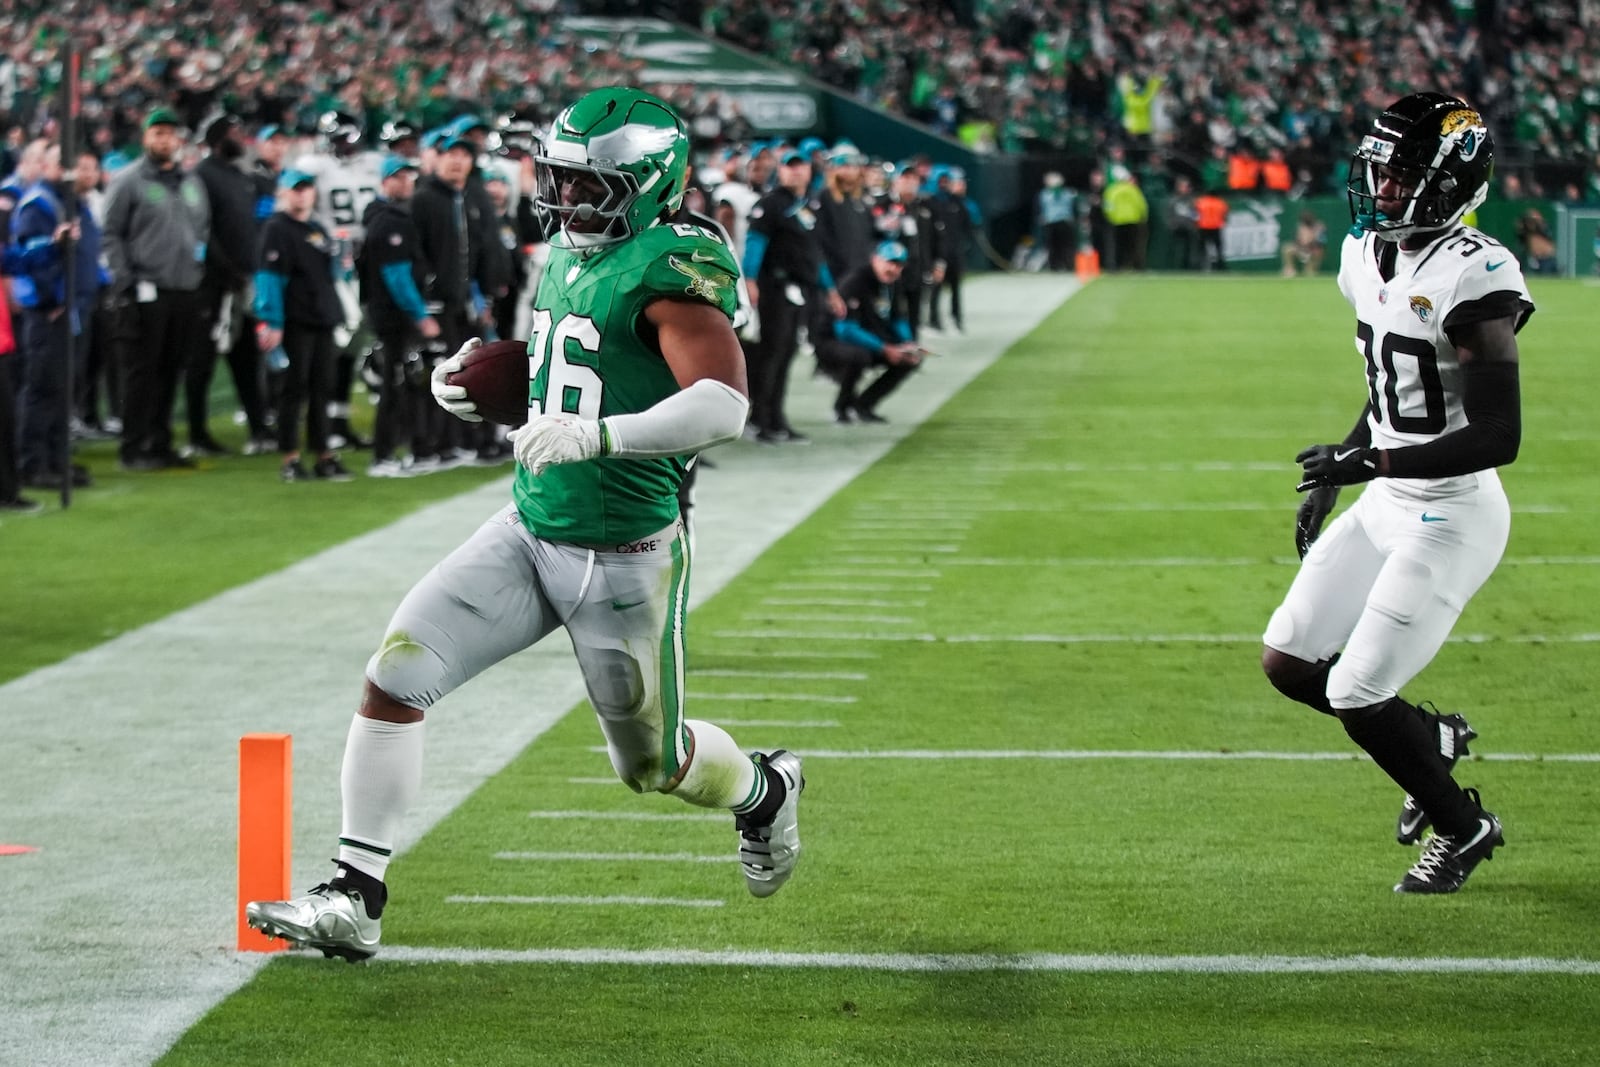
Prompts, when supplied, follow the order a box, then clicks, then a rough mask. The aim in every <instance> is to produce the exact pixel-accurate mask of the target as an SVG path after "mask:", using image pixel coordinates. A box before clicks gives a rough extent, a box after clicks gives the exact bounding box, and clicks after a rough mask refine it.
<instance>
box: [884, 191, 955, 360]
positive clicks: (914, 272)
mask: <svg viewBox="0 0 1600 1067" xmlns="http://www.w3.org/2000/svg"><path fill="white" fill-rule="evenodd" d="M921 186H922V177H921V175H919V174H918V173H917V171H916V169H915V168H914V167H912V166H911V165H910V164H905V163H902V164H901V165H900V167H899V168H898V169H897V170H896V171H895V173H894V178H893V180H891V181H890V183H889V190H888V192H886V193H885V194H884V195H883V196H882V197H880V198H879V200H878V202H877V204H875V205H874V206H873V209H872V215H873V222H874V224H875V226H876V228H877V231H878V239H879V240H880V241H898V242H900V243H901V244H903V245H905V246H906V265H905V269H904V270H902V271H901V272H900V291H901V292H902V293H903V294H904V295H905V301H906V318H907V320H908V321H909V322H910V323H911V337H912V339H913V340H915V339H916V338H917V329H918V326H919V324H920V323H921V322H922V303H923V295H924V293H925V292H926V291H927V290H928V288H929V287H930V286H932V285H933V284H934V283H935V281H942V280H943V277H944V276H943V274H942V273H939V274H936V271H935V267H936V265H938V264H941V263H943V261H944V254H945V253H944V225H943V223H941V222H940V221H939V220H938V219H936V218H935V217H934V212H933V207H932V205H931V204H930V203H929V202H928V198H927V197H925V196H922V195H921Z"/></svg>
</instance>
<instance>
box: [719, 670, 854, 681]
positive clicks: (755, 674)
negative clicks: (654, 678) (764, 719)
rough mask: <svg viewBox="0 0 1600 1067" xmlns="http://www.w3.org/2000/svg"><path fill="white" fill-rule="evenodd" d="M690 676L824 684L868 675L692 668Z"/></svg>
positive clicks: (833, 672) (842, 672) (851, 672)
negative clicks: (792, 680) (786, 680)
mask: <svg viewBox="0 0 1600 1067" xmlns="http://www.w3.org/2000/svg"><path fill="white" fill-rule="evenodd" d="M689 674H690V675H692V676H693V677H695V678H785V679H800V680H804V681H822V682H864V681H866V680H867V676H866V674H864V673H862V672H860V671H728V670H717V669H711V668H705V667H692V668H690V670H689Z"/></svg>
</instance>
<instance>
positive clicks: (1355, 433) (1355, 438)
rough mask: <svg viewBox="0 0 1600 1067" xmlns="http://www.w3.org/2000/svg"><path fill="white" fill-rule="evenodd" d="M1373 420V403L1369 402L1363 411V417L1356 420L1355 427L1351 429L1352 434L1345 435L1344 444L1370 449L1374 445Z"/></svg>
mask: <svg viewBox="0 0 1600 1067" xmlns="http://www.w3.org/2000/svg"><path fill="white" fill-rule="evenodd" d="M1371 420H1372V401H1370V400H1369V401H1367V403H1366V406H1364V407H1363V408H1362V409H1361V417H1360V418H1359V419H1357V420H1356V424H1355V425H1354V426H1352V427H1350V432H1349V433H1347V434H1345V435H1344V443H1345V444H1347V445H1360V446H1361V447H1362V448H1367V447H1369V446H1370V445H1371V444H1372V421H1371Z"/></svg>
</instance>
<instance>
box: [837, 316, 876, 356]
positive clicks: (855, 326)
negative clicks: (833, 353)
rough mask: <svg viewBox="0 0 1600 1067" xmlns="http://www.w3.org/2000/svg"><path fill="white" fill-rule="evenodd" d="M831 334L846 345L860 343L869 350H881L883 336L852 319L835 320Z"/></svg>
mask: <svg viewBox="0 0 1600 1067" xmlns="http://www.w3.org/2000/svg"><path fill="white" fill-rule="evenodd" d="M833 336H834V337H836V338H838V339H839V340H841V341H843V342H844V343H845V344H847V345H860V346H861V347H862V348H865V349H867V350H868V351H870V352H882V351H883V338H881V337H879V336H878V335H877V334H875V333H873V332H872V331H870V330H868V329H867V328H866V327H865V326H863V325H861V324H860V323H859V322H857V321H855V320H854V319H839V320H838V321H837V322H835V323H834V324H833Z"/></svg>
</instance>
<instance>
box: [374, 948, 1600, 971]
mask: <svg viewBox="0 0 1600 1067" xmlns="http://www.w3.org/2000/svg"><path fill="white" fill-rule="evenodd" d="M375 962H376V963H377V964H379V965H380V966H381V965H383V964H386V963H404V964H429V963H456V964H463V965H471V964H504V963H524V964H525V963H534V964H538V963H567V964H587V965H601V966H619V965H620V966H630V967H660V966H671V967H780V968H797V967H814V968H824V969H839V970H856V971H917V972H930V971H931V972H941V973H949V972H960V971H1049V972H1067V973H1080V974H1095V973H1120V974H1572V975H1590V974H1600V960H1581V959H1565V960H1563V959H1550V958H1547V957H1540V956H1523V957H1514V958H1509V959H1499V958H1494V957H1489V958H1476V959H1474V958H1470V957H1462V958H1454V957H1423V958H1418V959H1407V958H1403V957H1396V956H1119V955H1077V956H1073V955H1057V954H1054V953H1040V952H1030V953H1020V954H1018V955H1006V956H1001V955H980V954H966V953H962V954H950V955H913V954H910V953H849V952H768V951H761V952H736V951H726V952H705V951H701V950H698V949H644V950H637V951H634V950H628V949H614V948H537V949H492V948H478V949H474V948H408V947H396V948H385V949H384V950H383V952H382V954H381V955H379V956H378V958H377V960H376V961H375ZM369 966H370V964H369Z"/></svg>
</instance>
